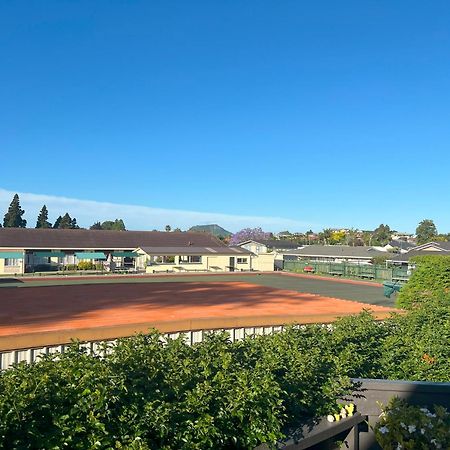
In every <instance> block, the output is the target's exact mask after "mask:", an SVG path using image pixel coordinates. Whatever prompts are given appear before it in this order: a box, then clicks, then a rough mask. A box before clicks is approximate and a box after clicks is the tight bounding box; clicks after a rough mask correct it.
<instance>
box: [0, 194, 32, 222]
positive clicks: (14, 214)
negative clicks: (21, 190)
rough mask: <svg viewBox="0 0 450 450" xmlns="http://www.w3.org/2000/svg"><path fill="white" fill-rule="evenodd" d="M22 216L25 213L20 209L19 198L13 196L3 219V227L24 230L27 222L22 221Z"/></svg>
mask: <svg viewBox="0 0 450 450" xmlns="http://www.w3.org/2000/svg"><path fill="white" fill-rule="evenodd" d="M24 214H25V211H24V210H23V209H22V208H21V207H20V202H19V196H18V195H17V194H15V195H14V197H13V199H12V201H11V204H10V205H9V208H8V212H7V213H6V214H5V218H4V219H3V226H4V227H5V228H25V227H26V226H27V221H26V220H25V219H22V216H23V215H24Z"/></svg>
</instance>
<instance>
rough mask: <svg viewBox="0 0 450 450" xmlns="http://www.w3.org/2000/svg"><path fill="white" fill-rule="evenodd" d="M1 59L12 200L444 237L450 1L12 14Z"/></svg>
mask: <svg viewBox="0 0 450 450" xmlns="http://www.w3.org/2000/svg"><path fill="white" fill-rule="evenodd" d="M0 61H1V69H0V148H1V161H2V164H1V165H2V170H1V178H0V188H3V189H5V190H8V191H14V192H15V191H18V192H29V193H34V194H47V195H52V196H63V197H68V198H75V199H82V200H95V201H100V202H110V203H120V204H133V205H142V206H148V207H153V208H166V209H178V210H189V211H200V212H206V213H209V212H215V213H224V214H231V215H238V216H239V215H246V216H265V217H272V216H273V217H281V218H286V219H290V220H293V221H299V222H301V223H304V224H305V226H304V227H303V228H304V229H305V228H306V227H307V226H308V225H309V224H312V225H313V226H314V225H316V226H317V227H325V226H349V227H351V226H353V227H357V228H374V227H376V226H377V225H378V224H379V223H381V222H383V223H388V224H390V225H391V227H393V228H397V229H401V230H405V231H413V230H414V229H415V227H416V225H417V223H418V221H420V220H421V219H423V218H431V219H434V220H435V222H436V225H437V226H438V229H439V231H442V232H444V231H445V232H448V231H450V208H449V207H448V195H449V188H450V181H449V179H450V177H449V163H450V3H449V2H448V1H432V2H423V1H411V0H409V1H396V2H392V1H388V0H385V1H380V0H377V1H356V0H355V1H340V2H338V1H335V0H330V1H316V2H301V1H297V0H292V1H282V2H280V1H264V0H253V1H238V0H234V1H225V0H223V1H207V0H205V1H195V0H190V1H185V0H182V1H167V0H165V1H100V0H96V1H95V2H93V1H76V2H74V1H62V0H58V1H51V0H46V1H27V2H25V1H22V2H20V1H17V2H16V1H14V2H13V1H11V2H9V1H3V2H1V6H0ZM2 206H4V205H2ZM63 212H64V211H63ZM69 212H70V211H69ZM58 213H59V211H58ZM55 214H56V212H55ZM34 220H35V218H33V217H29V221H30V224H31V222H34ZM286 223H287V224H288V222H286ZM301 227H302V226H301V225H300V224H299V228H301ZM142 228H145V227H142ZM278 228H280V229H282V228H284V227H283V224H280V226H279V227H278ZM291 228H292V226H291Z"/></svg>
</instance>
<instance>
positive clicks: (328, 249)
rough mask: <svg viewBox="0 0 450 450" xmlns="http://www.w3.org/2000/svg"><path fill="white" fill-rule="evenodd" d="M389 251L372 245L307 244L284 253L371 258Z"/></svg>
mask: <svg viewBox="0 0 450 450" xmlns="http://www.w3.org/2000/svg"><path fill="white" fill-rule="evenodd" d="M388 254H389V253H386V252H380V251H378V250H374V249H373V248H372V247H367V246H364V247H363V246H360V247H351V246H349V245H307V246H306V247H304V248H301V249H298V250H290V251H287V252H285V255H298V256H318V257H327V256H329V257H336V258H346V257H349V258H367V259H370V258H373V257H374V256H377V255H388Z"/></svg>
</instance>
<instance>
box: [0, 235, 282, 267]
mask: <svg viewBox="0 0 450 450" xmlns="http://www.w3.org/2000/svg"><path fill="white" fill-rule="evenodd" d="M273 259H274V258H273V255H272V256H270V257H261V258H259V257H258V256H257V255H255V254H253V253H252V252H250V251H248V250H245V249H243V248H238V247H234V248H233V247H228V246H227V245H225V244H224V243H223V242H221V241H220V240H219V239H217V238H215V237H214V236H212V235H210V234H208V233H190V232H179V233H165V232H159V231H109V230H108V231H106V230H70V229H42V228H41V229H34V228H0V274H20V273H25V272H34V271H48V270H58V269H61V268H63V267H67V266H73V265H76V264H79V263H80V262H85V261H91V262H94V263H97V264H101V265H102V266H103V267H105V268H106V269H108V270H114V269H116V268H133V269H134V270H137V271H147V272H159V271H177V270H178V271H183V270H186V271H188V270H191V269H192V270H199V271H200V270H202V271H234V270H264V271H265V270H273ZM175 267H177V269H175Z"/></svg>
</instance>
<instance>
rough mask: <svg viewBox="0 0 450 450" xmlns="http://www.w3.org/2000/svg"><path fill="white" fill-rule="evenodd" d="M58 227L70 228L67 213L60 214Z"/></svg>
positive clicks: (69, 218)
mask: <svg viewBox="0 0 450 450" xmlns="http://www.w3.org/2000/svg"><path fill="white" fill-rule="evenodd" d="M58 228H63V229H68V228H72V218H71V217H70V215H69V213H65V214H64V215H63V216H62V218H61V222H60V223H59V227H58Z"/></svg>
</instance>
